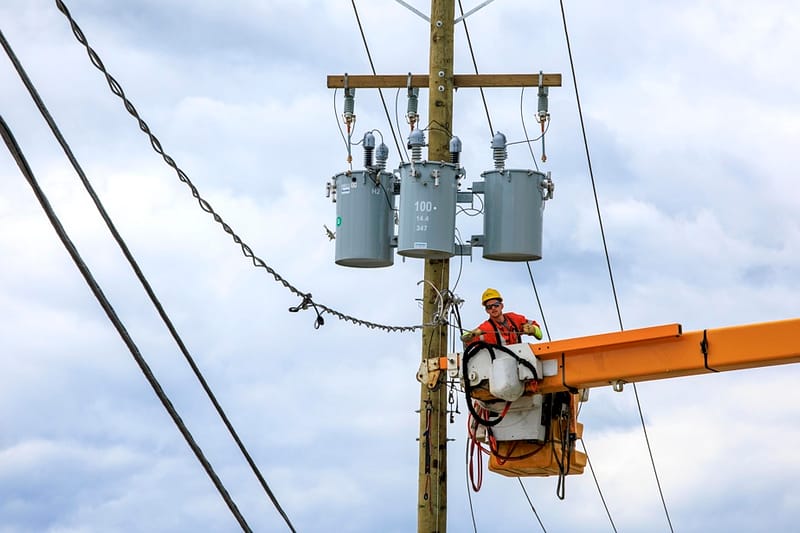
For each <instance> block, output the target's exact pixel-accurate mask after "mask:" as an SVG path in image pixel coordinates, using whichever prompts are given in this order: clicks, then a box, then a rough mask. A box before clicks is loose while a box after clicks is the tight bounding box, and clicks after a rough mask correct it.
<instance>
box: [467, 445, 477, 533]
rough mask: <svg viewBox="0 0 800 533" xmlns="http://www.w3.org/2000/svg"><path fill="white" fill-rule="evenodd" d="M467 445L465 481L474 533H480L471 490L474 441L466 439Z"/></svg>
mask: <svg viewBox="0 0 800 533" xmlns="http://www.w3.org/2000/svg"><path fill="white" fill-rule="evenodd" d="M465 442H466V444H465V445H464V481H465V482H466V484H467V499H468V500H469V514H470V517H472V531H473V532H474V533H478V524H477V523H476V522H475V508H474V507H473V505H472V490H470V486H469V484H470V473H469V470H470V466H471V462H470V460H469V449H470V447H471V446H474V441H473V440H472V439H466V441H465Z"/></svg>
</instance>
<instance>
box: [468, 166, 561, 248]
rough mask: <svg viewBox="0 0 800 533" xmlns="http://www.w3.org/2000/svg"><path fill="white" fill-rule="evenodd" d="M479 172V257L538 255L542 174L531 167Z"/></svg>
mask: <svg viewBox="0 0 800 533" xmlns="http://www.w3.org/2000/svg"><path fill="white" fill-rule="evenodd" d="M481 176H482V177H483V179H484V180H485V184H484V204H485V205H484V213H483V234H484V245H483V257H484V258H485V259H493V260H496V261H536V260H537V259H541V258H542V218H543V214H544V198H543V194H544V193H543V190H544V189H545V188H546V186H545V182H544V180H545V179H546V175H545V174H544V173H542V172H537V171H534V170H490V171H487V172H484V173H482V174H481Z"/></svg>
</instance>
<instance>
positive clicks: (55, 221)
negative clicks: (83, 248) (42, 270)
mask: <svg viewBox="0 0 800 533" xmlns="http://www.w3.org/2000/svg"><path fill="white" fill-rule="evenodd" d="M0 134H1V135H2V137H3V140H4V141H5V143H6V146H7V147H8V150H9V152H10V153H11V155H12V157H13V158H14V160H15V161H16V163H17V165H18V166H19V169H20V171H21V172H22V174H23V175H24V176H25V179H26V180H27V181H28V184H29V185H30V186H31V189H33V193H34V195H35V196H36V199H37V200H38V201H39V204H40V205H41V206H42V209H43V210H44V212H45V214H46V215H47V218H48V220H49V221H50V224H51V225H52V226H53V229H54V230H55V231H56V234H57V235H58V238H59V239H60V240H61V242H62V244H63V245H64V248H66V250H67V252H68V253H69V255H70V257H71V258H72V260H73V262H74V263H75V266H77V267H78V270H79V271H80V273H81V275H82V276H83V278H84V280H85V281H86V284H87V285H89V288H90V289H91V291H92V293H93V294H94V296H95V298H96V299H97V301H98V303H99V304H100V306H101V307H102V308H103V311H105V313H106V316H107V317H108V319H109V320H110V321H111V323H112V324H113V326H114V328H115V329H116V330H117V333H119V336H120V337H121V338H122V341H123V342H124V343H125V345H126V346H127V347H128V350H129V351H130V352H131V355H132V356H133V358H134V360H135V361H136V364H137V365H138V366H139V368H140V369H141V371H142V373H143V374H144V377H145V378H146V379H147V382H148V383H149V384H150V386H151V387H152V388H153V391H154V392H155V393H156V396H158V399H159V400H160V401H161V404H162V405H163V406H164V408H165V409H166V410H167V413H169V416H170V417H171V418H172V421H173V422H174V423H175V425H176V426H177V428H178V430H179V431H180V433H181V435H183V438H184V439H185V440H186V443H187V444H188V445H189V447H190V448H191V449H192V452H194V454H195V456H196V457H197V460H198V461H200V464H201V465H202V466H203V469H204V470H205V471H206V474H208V477H209V478H211V481H212V482H213V483H214V486H215V487H216V488H217V491H218V492H219V493H220V496H222V499H223V500H224V501H225V503H226V504H227V506H228V508H229V509H230V511H231V513H233V516H234V517H235V518H236V521H237V522H238V523H239V526H240V527H241V528H242V530H243V531H246V532H248V533H249V532H251V531H252V530H251V529H250V526H249V525H248V524H247V521H245V519H244V517H243V516H242V514H241V512H240V511H239V508H238V507H236V503H235V502H234V501H233V498H231V495H230V494H229V493H228V491H227V490H226V489H225V486H224V485H223V484H222V481H221V480H220V479H219V477H218V476H217V474H216V472H215V471H214V468H213V467H212V466H211V463H209V461H208V459H206V457H205V455H204V454H203V450H202V449H201V448H200V446H199V445H198V444H197V442H195V440H194V437H192V434H191V433H190V432H189V429H188V428H187V427H186V425H185V424H184V422H183V420H182V419H181V417H180V415H179V414H178V412H177V411H176V410H175V406H174V405H173V404H172V402H171V401H170V399H169V397H168V396H167V394H166V392H164V389H163V388H162V387H161V384H160V383H159V382H158V380H157V379H156V377H155V375H154V374H153V372H152V370H151V369H150V367H149V366H148V364H147V362H146V361H145V360H144V357H143V356H142V354H141V352H140V351H139V348H138V347H137V346H136V344H135V343H134V342H133V339H132V338H131V336H130V334H129V333H128V331H127V330H126V329H125V325H124V324H123V323H122V321H121V320H120V318H119V316H117V313H116V311H114V308H113V307H112V306H111V303H110V302H109V301H108V298H106V295H105V294H104V293H103V291H102V289H101V288H100V286H99V285H98V284H97V281H96V280H95V278H94V276H93V275H92V273H91V271H90V270H89V267H87V266H86V263H84V261H83V258H82V257H81V255H80V253H79V252H78V250H77V248H76V247H75V244H73V242H72V240H71V239H70V238H69V235H67V232H66V230H65V229H64V227H63V226H62V224H61V221H60V220H59V218H58V215H56V213H55V212H54V211H53V208H52V206H51V205H50V201H49V200H48V199H47V196H46V195H45V193H44V191H43V190H42V189H41V187H40V186H39V182H38V181H37V180H36V177H35V176H34V175H33V171H31V168H30V166H29V165H28V162H27V161H26V159H25V156H24V155H23V153H22V150H21V149H20V147H19V145H18V144H17V141H16V139H14V136H13V134H12V133H11V130H10V129H9V128H8V126H7V125H6V122H5V120H4V119H3V117H2V116H0Z"/></svg>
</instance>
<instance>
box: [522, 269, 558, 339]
mask: <svg viewBox="0 0 800 533" xmlns="http://www.w3.org/2000/svg"><path fill="white" fill-rule="evenodd" d="M525 266H527V267H528V276H530V279H531V285H532V286H533V294H534V296H536V303H537V304H538V305H539V314H540V315H541V316H542V325H543V326H544V331H545V334H546V335H547V340H548V341H550V340H552V338H551V337H550V328H548V327H547V319H546V318H545V316H544V309H543V308H542V300H541V299H540V298H539V291H538V290H536V281H534V279H533V270H531V262H530V261H525Z"/></svg>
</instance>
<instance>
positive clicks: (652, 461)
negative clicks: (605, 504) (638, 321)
mask: <svg viewBox="0 0 800 533" xmlns="http://www.w3.org/2000/svg"><path fill="white" fill-rule="evenodd" d="M559 3H560V5H561V20H562V22H563V23H564V36H565V38H566V42H567V52H568V54H569V66H570V69H571V71H572V84H573V86H574V87H575V100H576V102H577V105H578V117H579V118H580V123H581V133H582V134H583V146H584V149H585V151H586V162H587V164H588V167H589V177H590V178H591V181H592V192H593V193H594V203H595V208H596V210H597V220H598V223H599V224H600V236H601V237H602V239H603V250H604V252H605V256H606V265H607V266H608V277H609V279H610V280H611V291H612V293H613V295H614V305H615V306H616V308H617V319H618V320H619V329H620V331H623V330H624V329H625V328H624V327H623V325H622V313H621V312H620V309H619V298H618V297H617V288H616V285H615V284H614V273H613V271H612V269H611V257H610V255H609V253H608V245H607V243H606V234H605V230H604V229H603V217H602V215H601V214H600V202H599V200H598V197H597V186H596V184H595V179H594V172H593V170H592V159H591V156H590V155H589V141H588V140H587V137H586V124H585V122H584V120H583V109H582V108H581V99H580V95H579V93H578V80H577V77H576V75H575V62H574V60H573V58H572V47H571V46H570V41H569V31H568V30H567V16H566V13H565V10H564V0H559ZM633 392H634V395H635V396H636V406H637V407H638V409H639V418H640V419H641V422H642V430H643V431H644V438H645V442H646V443H647V451H648V453H649V454H650V464H651V465H652V467H653V474H654V475H655V479H656V485H657V486H658V494H659V496H660V497H661V505H662V506H663V507H664V514H665V515H666V517H667V524H668V525H669V529H670V531H675V530H674V529H673V527H672V520H671V519H670V517H669V510H668V509H667V501H666V500H665V499H664V491H663V490H662V488H661V481H660V480H659V479H658V469H657V468H656V463H655V459H654V457H653V449H652V448H651V446H650V439H649V438H648V436H647V426H646V424H645V422H644V414H643V413H642V405H641V403H640V402H639V393H638V391H637V388H636V383H634V384H633Z"/></svg>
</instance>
